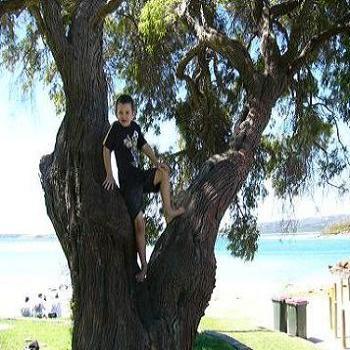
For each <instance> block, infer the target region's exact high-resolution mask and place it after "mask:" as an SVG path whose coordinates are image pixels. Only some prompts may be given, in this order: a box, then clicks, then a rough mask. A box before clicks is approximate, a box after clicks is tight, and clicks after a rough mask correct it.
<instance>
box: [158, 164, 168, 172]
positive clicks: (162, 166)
mask: <svg viewBox="0 0 350 350" xmlns="http://www.w3.org/2000/svg"><path fill="white" fill-rule="evenodd" d="M156 167H157V168H158V169H164V170H166V171H168V172H170V168H169V167H168V166H167V165H166V164H165V163H161V162H158V163H157V164H156Z"/></svg>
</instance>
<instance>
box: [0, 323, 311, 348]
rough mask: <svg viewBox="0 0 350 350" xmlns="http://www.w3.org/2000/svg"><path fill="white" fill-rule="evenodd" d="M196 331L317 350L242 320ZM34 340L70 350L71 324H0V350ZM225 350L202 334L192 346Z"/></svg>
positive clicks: (205, 325) (44, 345) (257, 345)
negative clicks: (210, 331) (213, 332)
mask: <svg viewBox="0 0 350 350" xmlns="http://www.w3.org/2000/svg"><path fill="white" fill-rule="evenodd" d="M5 327H7V328H5ZM199 329H200V331H204V330H214V331H217V332H220V333H224V334H226V335H228V336H230V337H233V338H235V339H236V340H238V341H239V342H240V343H242V344H244V345H247V346H249V347H250V348H252V349H254V350H281V349H283V350H315V349H317V348H316V347H315V346H314V345H313V344H311V343H310V342H308V341H306V340H304V339H300V338H297V337H296V338H294V337H289V336H288V335H286V334H285V333H280V332H274V331H271V330H268V329H264V328H261V327H256V326H254V325H253V323H251V321H249V320H245V319H233V318H213V317H203V318H202V320H201V322H200V325H199ZM34 339H36V340H38V342H39V345H40V348H42V349H45V350H70V349H71V341H70V339H71V323H70V321H69V320H38V319H19V320H0V350H23V348H24V346H25V345H26V340H34ZM229 349H232V346H229V345H226V344H225V343H223V342H222V341H220V340H217V339H215V338H213V337H211V336H207V335H205V334H203V333H200V334H199V335H198V336H197V338H196V341H195V344H194V350H229Z"/></svg>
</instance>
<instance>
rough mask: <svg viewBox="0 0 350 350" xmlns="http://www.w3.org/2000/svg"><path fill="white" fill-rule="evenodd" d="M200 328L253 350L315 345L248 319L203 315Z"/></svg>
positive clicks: (295, 349)
mask: <svg viewBox="0 0 350 350" xmlns="http://www.w3.org/2000/svg"><path fill="white" fill-rule="evenodd" d="M199 327H200V330H201V331H204V330H215V331H217V332H220V333H224V334H226V335H228V336H230V337H232V338H235V339H236V340H238V341H239V342H240V343H242V344H244V345H246V346H249V347H250V348H252V349H254V350H281V349H283V350H316V349H318V348H317V347H316V346H315V345H313V344H311V343H310V342H308V341H307V340H305V339H301V338H298V337H290V336H288V335H287V334H285V333H281V332H274V331H272V330H269V329H265V328H262V327H256V326H254V324H253V323H251V322H250V321H249V320H244V319H242V320H236V319H232V318H213V317H203V318H202V320H201V322H200V324H199Z"/></svg>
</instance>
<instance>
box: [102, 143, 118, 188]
mask: <svg viewBox="0 0 350 350" xmlns="http://www.w3.org/2000/svg"><path fill="white" fill-rule="evenodd" d="M103 162H104V165H105V169H106V173H107V176H106V179H105V180H104V181H103V184H102V185H103V186H104V187H105V188H106V189H107V190H109V189H113V187H114V185H115V180H114V177H113V171H112V165H111V151H110V150H109V149H108V148H107V147H106V146H103Z"/></svg>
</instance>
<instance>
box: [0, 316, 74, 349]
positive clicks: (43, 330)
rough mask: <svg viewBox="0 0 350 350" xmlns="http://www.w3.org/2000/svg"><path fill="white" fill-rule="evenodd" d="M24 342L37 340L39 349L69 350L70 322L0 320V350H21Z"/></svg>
mask: <svg viewBox="0 0 350 350" xmlns="http://www.w3.org/2000/svg"><path fill="white" fill-rule="evenodd" d="M6 326H8V327H9V328H7V329H3V327H6ZM26 340H38V342H39V345H40V349H45V350H69V349H70V348H71V342H70V321H69V320H39V319H32V318H31V319H26V320H22V319H21V320H0V350H23V348H24V346H25V345H27V343H26Z"/></svg>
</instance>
